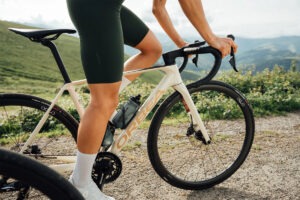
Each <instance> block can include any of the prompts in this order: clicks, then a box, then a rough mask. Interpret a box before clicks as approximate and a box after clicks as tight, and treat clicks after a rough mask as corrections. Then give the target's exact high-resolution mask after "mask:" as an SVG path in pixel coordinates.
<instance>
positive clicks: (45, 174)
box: [0, 149, 84, 200]
mask: <svg viewBox="0 0 300 200" xmlns="http://www.w3.org/2000/svg"><path fill="white" fill-rule="evenodd" d="M0 180H1V181H0V194H1V199H19V200H21V199H41V198H43V199H49V198H50V199H55V200H57V199H63V200H66V199H70V200H74V199H76V200H83V199H84V198H83V197H82V196H81V194H80V193H79V192H78V191H77V190H76V189H75V187H73V185H72V184H71V183H69V182H68V181H67V180H66V179H65V178H64V177H62V176H61V175H60V174H58V173H56V172H55V171H53V170H51V169H50V168H48V167H47V166H45V165H43V164H41V163H39V162H37V161H35V160H33V159H31V158H29V157H27V156H24V155H22V154H19V153H16V152H11V151H7V150H5V149H0ZM33 188H34V189H33ZM7 191H10V192H9V193H8V192H7ZM45 195H46V196H47V198H46V197H45Z"/></svg>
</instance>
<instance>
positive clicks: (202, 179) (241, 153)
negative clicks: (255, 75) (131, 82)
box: [147, 81, 255, 190]
mask: <svg viewBox="0 0 300 200" xmlns="http://www.w3.org/2000/svg"><path fill="white" fill-rule="evenodd" d="M188 90H189V92H190V94H191V96H192V99H193V101H194V103H195V105H196V107H197V109H198V112H199V113H200V115H201V118H202V120H203V121H204V124H205V127H206V129H207V130H208V133H209V135H210V137H211V143H210V144H208V145H205V144H204V143H203V142H202V141H201V137H199V134H197V133H193V134H192V135H190V136H187V130H188V127H189V126H190V116H189V115H188V113H187V112H186V110H185V109H184V105H183V104H182V98H181V95H180V94H179V93H178V92H175V93H173V94H172V95H171V96H169V97H168V98H167V99H166V100H165V101H164V102H163V103H162V104H161V105H160V107H159V108H158V110H157V111H156V113H155V115H154V117H153V120H152V122H151V125H150V129H149V135H148V141H147V143H148V155H149V158H150V161H151V164H152V166H153V168H154V169H155V171H156V172H157V173H158V174H159V176H160V177H161V178H163V179H164V180H165V181H166V182H168V183H169V184H171V185H173V186H175V187H178V188H182V189H189V190H201V189H207V188H210V187H212V186H214V185H216V184H219V183H221V182H223V181H224V180H226V179H227V178H229V177H230V176H231V175H232V174H233V173H234V172H235V171H236V170H237V169H238V168H239V167H240V166H241V165H242V163H243V162H244V160H245V159H246V157H247V155H248V153H249V151H250V148H251V145H252V142H253V139H254V129H255V124H254V117H253V112H252V109H251V106H250V105H249V104H248V102H247V100H246V98H245V97H244V96H243V95H241V94H240V93H239V92H238V91H237V90H236V89H235V88H234V87H232V86H230V85H228V84H225V83H222V82H217V81H210V82H208V83H205V84H203V85H201V84H191V85H189V86H188ZM184 117H186V118H184ZM197 136H198V137H197Z"/></svg>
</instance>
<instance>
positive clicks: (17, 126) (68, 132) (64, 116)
mask: <svg viewBox="0 0 300 200" xmlns="http://www.w3.org/2000/svg"><path fill="white" fill-rule="evenodd" d="M49 106H50V102H49V101H46V100H44V99H41V98H38V97H34V96H30V95H24V94H0V144H1V148H5V149H9V150H12V151H16V152H19V151H20V149H21V147H22V145H23V144H24V143H25V141H26V140H27V138H28V136H29V134H30V133H31V132H32V131H33V130H34V128H35V127H36V125H37V123H38V122H39V120H40V119H41V117H42V116H43V114H44V113H45V111H46V110H47V108H48V107H49ZM77 128H78V122H77V121H76V120H75V119H74V118H73V117H72V116H71V115H70V114H68V113H66V112H65V111H64V110H63V109H62V108H60V107H58V106H54V108H53V109H52V111H51V112H50V116H49V117H48V119H47V121H46V123H45V125H44V126H43V127H42V129H41V131H40V133H39V134H38V136H37V137H36V138H35V140H34V141H33V143H32V145H31V146H30V147H29V148H28V149H27V150H26V151H25V152H24V154H27V155H30V156H31V157H34V158H36V159H39V161H41V162H43V163H45V164H50V163H51V164H55V163H53V162H55V161H54V160H55V159H54V158H55V157H56V156H69V155H72V156H75V155H76V138H77ZM71 136H72V137H71Z"/></svg>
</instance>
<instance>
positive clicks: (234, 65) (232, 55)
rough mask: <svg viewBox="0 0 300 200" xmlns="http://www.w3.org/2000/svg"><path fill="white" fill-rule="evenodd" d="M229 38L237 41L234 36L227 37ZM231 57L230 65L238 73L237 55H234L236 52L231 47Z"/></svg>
mask: <svg viewBox="0 0 300 200" xmlns="http://www.w3.org/2000/svg"><path fill="white" fill-rule="evenodd" d="M227 37H228V38H231V39H232V40H233V41H234V40H235V38H234V36H233V35H231V34H230V35H227ZM230 56H231V58H230V59H229V63H230V65H231V66H232V68H233V69H234V71H236V72H238V70H237V68H236V60H235V54H234V50H233V47H231V50H230Z"/></svg>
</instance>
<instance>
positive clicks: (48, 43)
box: [41, 39, 71, 83]
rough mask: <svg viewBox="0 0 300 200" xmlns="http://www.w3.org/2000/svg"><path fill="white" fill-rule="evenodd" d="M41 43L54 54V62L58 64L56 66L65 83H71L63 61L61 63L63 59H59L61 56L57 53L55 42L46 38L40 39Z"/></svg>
mask: <svg viewBox="0 0 300 200" xmlns="http://www.w3.org/2000/svg"><path fill="white" fill-rule="evenodd" d="M41 43H42V45H44V46H46V47H48V48H49V49H50V50H51V52H52V55H53V56H54V59H55V61H56V64H57V66H58V68H59V70H60V73H61V75H62V77H63V79H64V81H65V83H71V79H70V77H69V75H68V73H67V70H66V68H65V66H64V63H63V61H62V59H61V57H60V55H59V53H58V50H57V48H56V46H55V44H54V43H53V42H51V41H49V40H47V39H45V40H42V41H41Z"/></svg>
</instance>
